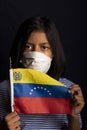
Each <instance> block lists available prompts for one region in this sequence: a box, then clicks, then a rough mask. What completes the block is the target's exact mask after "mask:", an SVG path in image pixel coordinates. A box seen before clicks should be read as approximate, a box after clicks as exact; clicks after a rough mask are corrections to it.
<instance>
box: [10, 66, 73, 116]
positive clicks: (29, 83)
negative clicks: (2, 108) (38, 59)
mask: <svg viewBox="0 0 87 130" xmlns="http://www.w3.org/2000/svg"><path fill="white" fill-rule="evenodd" d="M10 79H11V80H10V81H11V99H12V100H11V102H12V103H11V104H12V108H13V109H14V110H15V111H16V112H18V113H24V114H70V113H71V112H72V108H71V107H70V100H71V96H72V95H71V94H70V93H68V88H67V86H65V85H64V84H62V83H61V82H59V81H57V80H55V79H53V78H52V77H50V76H48V75H47V74H44V73H42V72H40V71H36V70H32V69H26V68H23V69H20V68H17V69H11V70H10Z"/></svg>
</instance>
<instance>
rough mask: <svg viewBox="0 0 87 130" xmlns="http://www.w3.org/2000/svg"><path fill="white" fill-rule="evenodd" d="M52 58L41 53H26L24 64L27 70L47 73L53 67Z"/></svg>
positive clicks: (24, 54)
mask: <svg viewBox="0 0 87 130" xmlns="http://www.w3.org/2000/svg"><path fill="white" fill-rule="evenodd" d="M51 61H52V58H50V57H49V56H47V55H45V54H43V53H41V52H35V51H33V52H24V53H23V59H22V64H23V66H24V67H25V68H30V69H34V70H38V71H41V72H43V73H47V72H48V70H49V68H50V66H51Z"/></svg>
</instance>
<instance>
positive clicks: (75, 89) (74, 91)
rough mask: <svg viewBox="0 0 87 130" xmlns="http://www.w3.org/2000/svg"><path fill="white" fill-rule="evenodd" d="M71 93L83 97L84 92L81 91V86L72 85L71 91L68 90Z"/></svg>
mask: <svg viewBox="0 0 87 130" xmlns="http://www.w3.org/2000/svg"><path fill="white" fill-rule="evenodd" d="M68 92H69V93H72V94H75V95H77V94H79V95H82V91H81V88H80V86H79V85H72V86H71V87H70V88H69V90H68Z"/></svg>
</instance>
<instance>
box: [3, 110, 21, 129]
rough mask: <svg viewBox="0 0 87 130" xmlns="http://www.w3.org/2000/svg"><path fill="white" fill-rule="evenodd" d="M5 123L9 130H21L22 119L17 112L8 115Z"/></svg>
mask: <svg viewBox="0 0 87 130" xmlns="http://www.w3.org/2000/svg"><path fill="white" fill-rule="evenodd" d="M5 122H6V125H7V128H8V130H21V129H20V117H19V115H18V114H17V113H16V112H12V113H9V114H8V115H6V116H5Z"/></svg>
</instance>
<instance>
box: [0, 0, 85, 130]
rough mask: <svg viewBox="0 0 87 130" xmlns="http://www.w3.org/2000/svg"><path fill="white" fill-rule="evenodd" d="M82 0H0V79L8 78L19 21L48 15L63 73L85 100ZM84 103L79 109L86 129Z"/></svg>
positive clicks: (83, 12)
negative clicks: (59, 45) (57, 41)
mask: <svg viewBox="0 0 87 130" xmlns="http://www.w3.org/2000/svg"><path fill="white" fill-rule="evenodd" d="M86 6H87V4H86V0H82V1H81V0H52V1H51V0H0V81H2V80H4V79H8V73H9V71H8V70H9V52H10V49H11V46H12V42H13V39H14V36H15V34H16V31H17V29H18V27H19V25H20V24H21V23H22V22H23V21H24V20H25V19H26V18H28V17H31V16H33V15H41V16H49V17H50V18H51V19H52V20H53V21H54V22H55V24H56V26H57V28H58V29H59V32H60V37H61V41H62V44H63V47H64V51H65V55H66V59H67V64H68V68H67V71H66V77H67V78H68V79H70V80H72V81H73V82H75V83H77V84H79V85H80V86H81V88H82V91H83V94H84V98H85V99H86V100H87V91H86V89H87V86H86V85H87V84H86V66H87V58H86V51H87V50H86V47H87V45H86V44H87V39H86V35H87V31H86V29H87V26H86V22H87V19H86V11H87V9H86ZM86 109H87V105H85V107H84V109H83V111H82V119H83V130H87V125H86V124H87V123H86V122H87V111H86Z"/></svg>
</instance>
